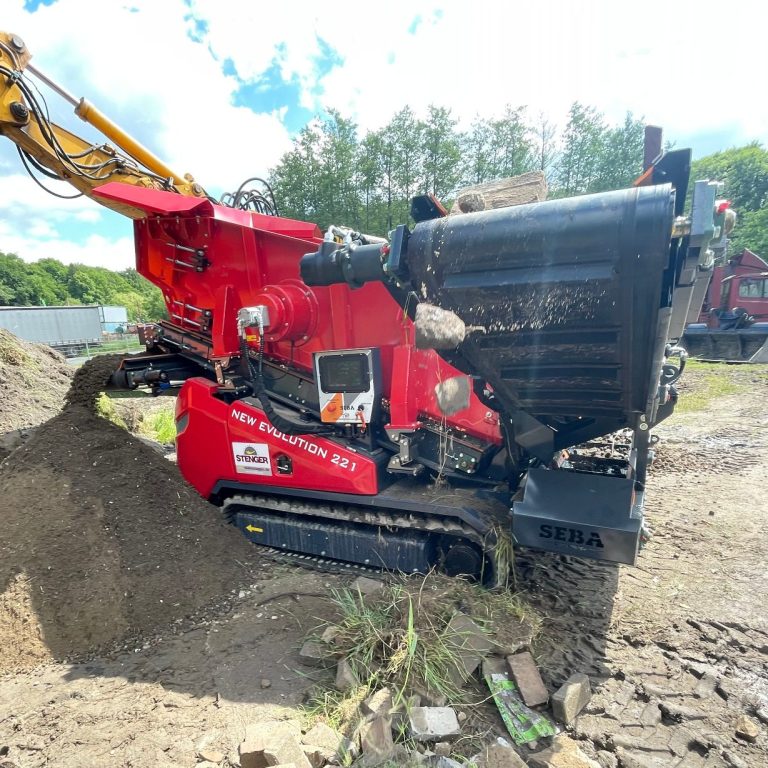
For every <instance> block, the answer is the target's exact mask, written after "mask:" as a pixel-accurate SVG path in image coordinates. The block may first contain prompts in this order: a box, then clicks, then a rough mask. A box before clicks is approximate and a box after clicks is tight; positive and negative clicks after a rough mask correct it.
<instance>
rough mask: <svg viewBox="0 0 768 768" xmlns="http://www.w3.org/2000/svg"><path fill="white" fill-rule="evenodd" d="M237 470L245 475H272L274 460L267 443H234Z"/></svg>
mask: <svg viewBox="0 0 768 768" xmlns="http://www.w3.org/2000/svg"><path fill="white" fill-rule="evenodd" d="M232 456H233V457H234V460H235V471H236V472H238V473H240V474H243V475H271V474H272V460H271V459H270V456H269V446H268V445H267V444H266V443H232Z"/></svg>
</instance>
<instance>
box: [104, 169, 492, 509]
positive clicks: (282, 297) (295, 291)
mask: <svg viewBox="0 0 768 768" xmlns="http://www.w3.org/2000/svg"><path fill="white" fill-rule="evenodd" d="M95 194H96V195H97V196H100V197H104V198H108V199H111V200H117V201H121V202H124V203H127V204H130V205H131V206H133V207H135V208H138V209H141V210H144V211H145V212H146V214H147V215H146V217H145V218H143V219H138V220H136V221H135V222H134V232H135V242H136V268H137V270H138V271H139V273H140V274H142V275H144V277H146V278H147V279H149V280H150V281H151V282H153V283H154V284H155V285H157V286H158V287H159V288H160V289H161V290H162V292H163V296H164V298H165V303H166V306H167V307H168V311H169V313H170V315H171V318H172V323H173V324H174V325H175V326H177V327H178V328H179V329H180V330H183V331H186V332H195V333H202V334H204V335H206V336H209V337H210V340H211V348H212V349H211V355H210V356H211V357H212V358H213V359H219V360H221V361H222V362H223V363H226V362H228V359H229V358H230V357H232V356H234V355H238V354H239V338H238V330H237V312H238V310H239V309H240V308H241V307H246V306H254V305H259V304H261V305H267V306H268V307H270V320H271V324H270V326H269V327H268V328H267V334H266V343H265V349H264V351H265V354H267V355H269V356H270V357H273V358H276V359H278V360H281V361H283V362H290V363H291V364H292V365H295V366H296V367H298V368H301V369H303V370H305V371H311V370H312V355H313V353H314V352H318V351H326V350H337V349H354V348H365V347H375V348H378V349H379V350H380V354H381V368H382V381H383V392H382V394H383V397H385V398H386V399H387V400H388V401H389V407H390V416H391V425H390V426H391V427H392V428H397V429H414V428H416V427H418V425H419V423H420V420H421V419H425V418H429V419H433V420H436V421H439V422H445V423H446V424H447V425H450V426H452V427H454V428H457V429H460V430H463V431H465V432H466V433H467V434H469V435H471V436H473V437H476V438H479V439H481V440H484V441H486V442H488V443H493V444H499V443H500V442H501V438H500V433H499V427H498V420H497V417H496V414H494V413H492V412H490V411H489V410H488V409H487V408H486V407H485V406H483V405H482V404H481V403H480V402H479V401H478V400H477V399H476V398H475V397H474V396H473V397H472V399H471V402H470V406H469V407H468V408H467V409H465V410H464V411H461V412H459V413H458V414H456V415H454V416H452V417H450V418H446V417H445V416H444V415H443V414H442V412H441V411H440V409H439V408H438V405H437V400H436V396H435V386H436V385H437V384H438V383H439V382H440V381H443V380H445V379H447V378H450V377H452V376H457V375H462V374H460V372H459V371H457V370H455V369H454V368H452V367H451V366H450V365H448V364H447V363H446V362H445V361H444V360H442V358H440V357H438V355H437V354H435V353H434V352H432V351H431V350H428V351H424V350H417V349H416V348H415V346H414V342H413V337H414V334H413V325H412V323H411V321H410V320H409V319H408V318H407V317H405V316H404V314H403V310H402V308H401V307H400V306H399V305H398V304H397V302H396V301H395V300H394V299H393V298H392V297H391V296H390V294H389V293H388V292H387V290H386V289H385V288H384V286H383V285H380V284H376V283H369V284H366V285H365V286H363V287H362V288H359V289H356V290H352V289H350V288H349V287H348V286H346V285H333V286H330V287H311V288H310V287H308V286H306V285H304V283H302V282H301V280H300V276H299V260H300V259H301V257H302V256H303V255H304V254H305V253H308V252H310V251H314V250H316V249H317V247H318V245H319V243H320V242H321V233H320V231H319V230H318V228H317V227H316V226H315V225H314V224H309V223H306V222H300V221H293V220H291V219H284V218H277V217H270V216H263V215H261V214H257V213H252V212H247V211H240V210H234V209H231V208H225V207H223V206H219V205H215V204H213V203H211V202H210V201H209V200H207V199H200V198H190V197H184V196H181V195H178V194H174V193H170V192H162V191H158V190H151V189H143V188H140V187H135V186H131V185H126V184H120V183H117V182H113V183H110V184H106V185H104V186H103V187H101V188H99V189H98V190H97V191H96V192H95ZM342 223H343V222H342ZM273 323H276V325H272V324H273ZM215 391H216V386H215V385H213V384H211V383H210V382H208V381H206V380H204V379H191V380H189V381H188V382H187V383H186V384H185V385H184V387H183V388H182V391H181V393H180V396H179V400H178V406H177V407H178V416H179V417H180V418H181V419H182V423H183V424H185V425H186V426H185V427H184V429H183V430H182V432H181V434H180V435H179V441H178V456H179V466H180V468H181V471H182V473H183V474H184V476H185V477H186V478H187V479H188V480H189V481H190V482H191V483H192V484H193V485H194V486H195V487H196V488H197V489H198V490H199V491H200V492H201V493H202V494H203V495H204V496H208V495H210V493H211V491H212V489H213V486H214V485H215V483H216V482H217V481H219V480H227V479H229V480H236V481H239V482H253V483H254V484H269V485H288V486H292V487H297V488H304V489H316V490H333V491H340V492H346V493H357V494H374V493H376V492H377V490H378V486H377V482H376V471H375V466H374V464H373V462H371V461H370V460H367V459H365V460H360V459H359V456H358V455H357V454H355V453H354V452H352V451H349V450H348V449H347V448H345V447H344V446H342V445H340V444H339V443H337V442H335V441H330V440H327V439H324V438H310V437H309V436H307V437H305V438H302V439H303V440H304V441H305V443H306V445H310V444H311V445H313V446H317V447H318V449H317V450H315V448H312V449H310V450H311V451H313V452H309V450H308V449H307V448H306V445H302V444H300V443H299V442H298V441H295V442H293V443H291V442H289V441H286V440H284V439H283V438H281V437H280V436H279V435H276V434H274V431H273V432H269V430H268V428H267V427H265V426H264V424H268V422H267V421H266V418H265V417H264V416H263V414H261V412H260V411H258V409H256V408H253V407H252V406H247V405H244V404H239V405H237V406H236V407H235V406H228V405H226V404H225V403H224V402H222V401H221V400H219V399H217V398H216V397H215ZM235 410H237V412H238V413H243V414H246V420H245V421H242V420H240V419H239V418H235V417H234V416H233V413H234V411H235ZM251 419H252V420H253V421H252V422H250V421H249V420H251ZM270 426H271V425H270ZM283 437H284V436H283ZM249 441H251V442H253V443H258V445H267V446H268V450H269V458H270V464H271V465H272V466H273V467H274V466H275V462H276V461H277V458H278V457H279V455H280V453H281V452H282V453H284V454H285V455H287V456H289V457H290V459H291V462H292V466H293V468H294V469H293V472H292V473H291V474H290V475H288V474H283V475H278V474H276V473H273V474H272V475H271V476H267V475H259V474H255V473H253V474H249V473H244V472H242V471H237V467H236V462H235V459H234V455H235V454H234V453H233V450H232V445H233V444H235V443H238V444H240V443H247V442H249ZM320 449H322V450H320ZM263 450H264V449H261V448H259V449H258V451H263ZM333 456H337V457H338V462H334V461H333V460H332V457H333ZM355 457H357V458H355ZM257 460H258V456H254V459H253V461H257ZM353 464H354V468H353V469H351V466H352V465H353ZM342 465H343V466H342ZM240 469H241V470H242V467H240Z"/></svg>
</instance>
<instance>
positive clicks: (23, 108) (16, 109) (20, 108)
mask: <svg viewBox="0 0 768 768" xmlns="http://www.w3.org/2000/svg"><path fill="white" fill-rule="evenodd" d="M11 114H12V115H13V117H14V119H15V120H18V121H19V122H26V121H27V120H29V108H28V107H27V105H26V104H23V103H22V102H20V101H14V102H12V103H11Z"/></svg>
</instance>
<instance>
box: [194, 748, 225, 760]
mask: <svg viewBox="0 0 768 768" xmlns="http://www.w3.org/2000/svg"><path fill="white" fill-rule="evenodd" d="M197 756H198V757H199V758H200V760H201V761H203V762H208V763H223V762H224V758H225V757H226V755H225V754H224V753H223V752H219V750H218V749H210V748H206V749H201V750H199V751H198V753H197Z"/></svg>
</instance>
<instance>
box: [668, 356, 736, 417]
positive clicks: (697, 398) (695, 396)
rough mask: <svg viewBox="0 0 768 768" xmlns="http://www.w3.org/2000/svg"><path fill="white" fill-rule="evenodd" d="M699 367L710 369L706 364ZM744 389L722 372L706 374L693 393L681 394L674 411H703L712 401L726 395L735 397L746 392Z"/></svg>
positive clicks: (709, 365)
mask: <svg viewBox="0 0 768 768" xmlns="http://www.w3.org/2000/svg"><path fill="white" fill-rule="evenodd" d="M699 365H701V366H704V365H707V366H708V367H711V364H707V363H700V364H699ZM746 389H747V387H746V386H745V385H744V384H740V383H737V382H735V381H733V380H732V379H731V378H729V377H728V375H727V374H724V373H723V372H722V371H721V372H719V373H707V374H706V375H705V376H704V377H703V378H702V379H701V381H700V382H697V386H696V389H695V390H694V391H693V392H683V393H681V395H680V399H679V401H678V403H677V408H676V410H677V412H678V413H691V412H692V411H703V410H705V409H706V408H707V406H708V405H709V404H710V402H711V401H712V400H717V399H718V398H720V397H726V396H727V395H735V394H738V393H739V392H744V391H746Z"/></svg>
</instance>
